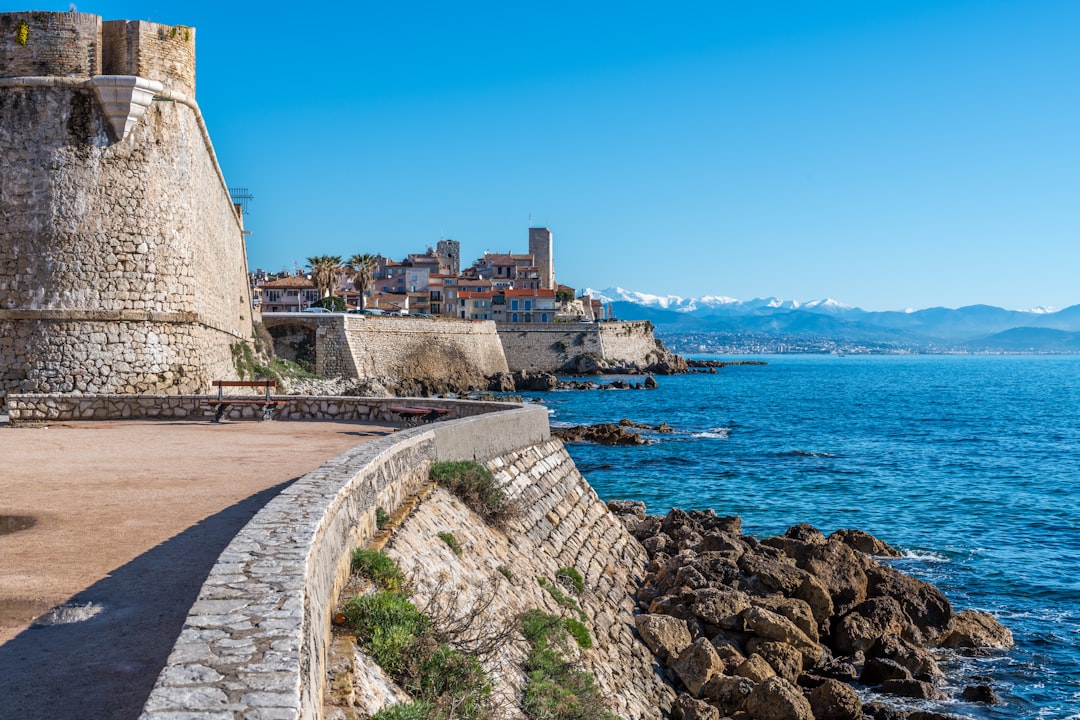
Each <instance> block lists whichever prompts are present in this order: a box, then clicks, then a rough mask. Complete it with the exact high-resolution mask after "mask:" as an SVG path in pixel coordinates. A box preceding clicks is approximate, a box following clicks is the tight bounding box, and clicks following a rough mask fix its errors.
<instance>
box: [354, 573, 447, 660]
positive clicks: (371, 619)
mask: <svg viewBox="0 0 1080 720" xmlns="http://www.w3.org/2000/svg"><path fill="white" fill-rule="evenodd" d="M342 612H343V613H344V614H345V618H346V620H347V621H348V623H349V625H350V626H351V627H352V628H353V632H355V633H356V637H357V640H358V641H359V642H360V644H361V646H362V647H363V648H364V649H365V650H366V651H367V652H368V654H369V655H371V657H372V658H373V659H374V660H375V662H377V663H378V664H379V667H381V668H382V669H383V670H385V671H386V672H388V673H390V674H391V675H398V674H400V673H402V672H404V671H405V669H406V668H407V667H408V663H409V661H410V659H411V657H412V652H411V650H412V648H413V646H414V645H416V644H417V643H418V642H419V641H420V640H421V638H423V637H426V636H427V635H428V634H429V633H430V632H431V621H430V620H429V619H428V617H427V616H426V615H424V614H423V613H421V612H420V611H419V610H417V609H416V606H415V605H413V604H412V602H410V601H409V598H408V597H407V596H406V595H405V594H404V593H400V592H395V591H392V590H381V591H379V592H377V593H372V594H370V595H358V596H357V597H354V598H352V599H351V600H349V602H347V603H346V604H345V607H344V608H343V610H342Z"/></svg>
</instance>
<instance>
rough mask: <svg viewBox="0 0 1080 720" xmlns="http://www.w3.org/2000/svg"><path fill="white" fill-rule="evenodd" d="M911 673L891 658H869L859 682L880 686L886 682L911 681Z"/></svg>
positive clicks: (864, 664)
mask: <svg viewBox="0 0 1080 720" xmlns="http://www.w3.org/2000/svg"><path fill="white" fill-rule="evenodd" d="M910 679H911V671H910V670H908V669H907V668H906V667H904V666H903V665H901V664H900V663H898V662H896V661H895V660H890V659H889V658H868V659H867V660H866V662H865V663H863V669H862V675H860V676H859V681H860V682H861V683H862V684H863V685H880V684H882V683H883V682H885V681H886V680H910Z"/></svg>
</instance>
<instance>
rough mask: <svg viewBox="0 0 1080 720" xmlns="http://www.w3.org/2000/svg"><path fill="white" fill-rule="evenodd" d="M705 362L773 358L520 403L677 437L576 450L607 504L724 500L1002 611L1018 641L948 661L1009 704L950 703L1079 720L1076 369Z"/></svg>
mask: <svg viewBox="0 0 1080 720" xmlns="http://www.w3.org/2000/svg"><path fill="white" fill-rule="evenodd" d="M702 357H709V356H702ZM711 357H712V358H713V359H717V360H728V361H730V360H739V359H744V360H763V361H765V362H767V363H768V364H767V365H762V366H729V367H726V368H723V369H720V370H718V371H717V373H716V374H715V375H712V374H691V375H679V376H671V377H659V378H657V379H658V381H659V383H660V387H659V388H658V389H656V390H641V391H629V390H608V391H556V392H551V393H526V396H527V397H541V398H543V401H544V402H545V403H546V404H547V405H548V407H549V409H550V413H551V420H552V424H553V425H555V426H558V425H579V424H591V423H599V422H614V421H618V420H619V419H621V418H628V419H630V420H633V421H635V422H641V423H648V424H651V425H655V424H659V423H661V422H666V423H668V424H669V425H671V426H672V427H673V428H675V429H676V431H677V432H676V433H675V434H674V435H659V434H655V433H649V432H646V433H645V434H646V436H647V437H649V438H650V439H652V440H654V441H655V443H654V444H651V445H648V446H644V447H602V446H598V445H592V444H585V443H572V444H570V445H568V448H569V451H570V454H571V456H572V457H573V458H574V460H575V462H576V463H577V465H578V467H579V468H580V470H581V472H582V474H583V475H585V477H586V478H587V479H588V480H589V482H590V483H591V484H592V485H593V487H594V488H596V491H597V492H598V493H599V494H600V496H601V497H602V498H603V499H605V500H610V499H617V498H628V499H637V500H643V501H645V503H646V504H647V505H648V508H649V512H650V513H656V514H662V513H666V512H667V511H668V509H670V508H671V507H676V506H677V507H681V508H686V509H690V508H712V509H714V510H715V511H716V512H718V513H720V514H721V515H739V516H741V517H742V519H743V527H744V532H747V533H750V534H754V535H757V536H768V535H772V534H778V533H782V532H783V531H784V530H785V529H786V528H787V527H789V526H791V525H794V524H796V523H799V522H809V523H811V524H813V525H814V526H816V527H817V528H818V529H819V530H821V531H822V532H824V533H826V534H828V533H830V532H832V531H834V530H836V529H838V528H858V529H861V530H865V531H867V532H870V533H872V534H874V535H876V536H878V537H879V538H881V539H883V540H885V541H886V542H888V543H890V544H892V545H893V546H895V547H898V548H899V549H901V550H902V551H903V552H904V555H905V558H904V559H903V560H900V561H897V565H898V567H899V568H900V569H902V570H904V571H905V572H908V573H911V574H913V575H916V576H918V577H921V578H923V579H925V580H928V581H930V582H933V583H934V584H936V585H937V586H938V587H939V588H941V589H942V591H943V592H945V594H946V595H947V596H948V597H949V599H950V600H951V601H952V603H953V605H954V607H955V608H956V609H957V610H963V609H975V610H980V611H986V612H990V613H992V614H993V615H995V616H996V617H997V618H998V619H999V620H1001V621H1002V622H1003V623H1004V624H1005V625H1006V626H1008V627H1009V628H1010V629H1011V630H1012V631H1013V634H1014V637H1015V639H1016V647H1015V649H1013V650H1012V651H1009V652H1007V653H997V654H993V655H991V656H989V657H985V658H960V657H956V658H955V659H954V660H952V661H951V666H952V667H953V669H954V670H955V672H956V673H962V674H964V675H966V676H968V677H969V678H970V677H971V676H981V677H983V678H985V679H987V680H989V682H990V684H991V685H992V686H993V687H994V688H995V690H996V691H997V693H998V694H999V696H1000V697H1001V700H1002V703H1001V704H998V705H995V706H990V707H987V706H980V705H976V704H971V703H966V702H960V701H957V702H954V703H947V704H944V705H943V706H942V705H938V706H937V707H936V709H938V710H939V711H946V712H951V713H953V714H956V715H958V716H961V717H970V718H1071V719H1073V720H1077V719H1080V357H1077V356H957V355H949V356H928V355H912V356H829V355H777V356H754V357H733V356H711ZM610 379H611V378H603V379H602V380H603V381H605V382H607V381H609V380H610ZM629 379H634V378H629ZM636 379H637V380H639V381H640V379H641V378H636ZM983 681H986V680H983ZM968 682H979V681H978V680H974V681H972V680H970V679H969V680H968ZM957 695H959V693H957Z"/></svg>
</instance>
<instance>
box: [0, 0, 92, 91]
mask: <svg viewBox="0 0 1080 720" xmlns="http://www.w3.org/2000/svg"><path fill="white" fill-rule="evenodd" d="M23 24H25V38H26V44H25V45H24V44H22V43H20V42H19V35H18V29H19V26H20V25H23ZM99 73H101V18H100V17H99V16H97V15H90V14H87V13H72V12H13V13H2V14H0V77H28V76H41V75H57V76H62V77H86V76H90V75H97V74H99Z"/></svg>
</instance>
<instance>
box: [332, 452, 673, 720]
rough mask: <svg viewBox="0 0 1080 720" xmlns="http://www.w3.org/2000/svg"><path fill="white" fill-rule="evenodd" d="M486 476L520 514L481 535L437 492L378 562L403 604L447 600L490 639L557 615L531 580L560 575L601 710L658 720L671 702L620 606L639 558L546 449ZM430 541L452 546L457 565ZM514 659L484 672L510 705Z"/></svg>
mask: <svg viewBox="0 0 1080 720" xmlns="http://www.w3.org/2000/svg"><path fill="white" fill-rule="evenodd" d="M487 465H488V467H489V468H490V469H491V470H492V471H493V473H494V475H495V477H496V480H497V481H498V482H499V484H500V485H501V486H502V487H503V488H505V489H506V490H507V492H508V494H509V495H510V496H511V498H512V499H513V500H514V501H516V502H517V504H518V506H519V508H520V510H521V514H520V515H519V516H518V517H517V518H515V519H514V520H513V521H511V522H510V523H509V525H508V527H507V528H506V529H505V532H503V531H500V530H493V529H492V528H490V527H488V526H487V525H485V524H484V522H483V520H482V519H480V518H479V517H477V516H476V515H475V514H474V513H473V512H472V511H470V510H469V509H468V508H466V507H465V506H464V505H463V504H462V503H461V502H460V501H459V500H458V499H457V498H456V497H454V496H453V495H452V494H450V493H449V492H447V491H445V490H442V489H437V490H436V491H435V492H434V493H432V494H431V495H430V496H429V497H428V498H427V499H425V500H424V501H423V502H422V503H421V504H420V506H419V507H418V509H417V510H416V511H415V512H414V513H413V514H412V515H411V516H410V517H409V518H408V520H407V521H406V522H405V523H404V524H403V525H402V526H401V527H400V528H399V529H398V530H397V531H396V532H395V533H394V536H393V538H392V539H391V541H390V543H389V545H388V546H387V548H386V550H385V552H387V554H389V555H390V556H391V557H393V558H394V559H395V560H396V561H397V563H398V564H399V566H400V567H401V568H402V570H404V571H405V573H406V575H407V576H409V577H410V578H411V579H412V581H413V583H414V586H415V589H414V591H413V599H414V601H416V603H417V604H418V605H419V606H421V607H422V606H424V605H425V604H426V603H428V602H429V601H431V600H432V598H433V597H434V598H437V604H438V605H439V606H440V607H445V605H446V604H447V602H448V601H450V599H451V598H452V599H453V601H452V602H453V603H455V605H456V607H457V609H458V611H459V612H460V613H461V614H462V615H464V614H465V613H468V612H470V611H471V610H470V609H472V608H481V607H482V608H483V612H482V615H481V616H480V617H479V618H478V619H476V620H475V621H474V622H476V623H477V624H479V625H484V626H488V627H493V628H497V627H500V626H502V625H503V624H505V623H514V624H516V623H519V622H520V619H519V618H520V616H521V614H522V613H524V612H526V611H528V610H530V609H533V608H539V609H542V610H543V611H545V612H548V613H554V614H567V610H566V609H565V608H561V607H560V606H559V604H558V603H557V602H556V601H555V599H554V598H553V597H552V595H551V594H550V593H549V592H548V591H547V590H545V589H544V588H543V587H541V586H540V584H539V582H538V580H537V578H545V579H546V580H547V581H549V582H555V581H556V580H555V579H556V575H557V573H558V570H559V568H562V567H572V568H574V569H576V570H577V571H578V572H579V573H581V575H582V577H583V579H584V581H585V588H586V589H585V592H584V593H583V594H582V595H581V596H580V597H579V598H577V600H578V602H579V603H580V607H581V609H582V610H583V611H584V612H585V614H586V616H587V617H588V620H587V623H586V626H587V627H588V629H589V632H590V634H591V636H592V639H593V647H592V649H590V650H587V651H585V652H583V653H582V655H581V658H580V660H581V663H582V665H583V667H584V668H585V669H587V670H588V671H589V672H591V673H593V675H594V676H595V677H596V681H597V684H598V685H599V687H600V688H601V689H602V690H603V692H602V696H603V697H604V698H606V699H607V700H608V702H609V704H610V709H611V710H612V711H614V712H616V713H617V714H618V715H619V717H621V718H626V719H627V720H630V719H633V720H642V719H644V718H657V719H658V718H660V717H661V716H662V713H664V712H667V711H670V709H671V703H672V701H673V700H674V692H673V691H672V689H671V687H670V686H668V685H667V684H665V683H664V682H663V680H662V679H661V677H660V675H659V674H658V673H656V672H655V671H654V669H653V663H654V662H655V660H654V658H653V656H652V654H651V653H650V652H649V650H648V649H647V648H646V647H645V646H644V645H643V644H642V643H641V642H640V641H638V640H637V639H636V638H635V636H634V633H633V630H632V628H633V627H634V619H633V615H634V610H635V608H634V603H633V602H632V600H631V594H632V593H633V592H634V590H636V588H637V586H638V585H639V584H640V582H641V579H642V577H643V575H644V574H645V564H646V563H647V562H648V558H647V556H646V553H645V551H644V549H643V548H642V547H641V545H640V544H639V543H638V542H637V541H636V540H634V539H633V538H632V537H631V536H630V535H629V533H627V531H626V529H625V528H624V527H623V525H622V523H621V522H619V521H618V520H617V519H615V518H614V517H613V516H612V514H611V513H610V512H609V511H608V509H607V507H606V506H605V505H604V503H603V502H601V501H600V499H599V498H598V497H597V495H596V492H595V491H594V490H593V489H592V488H591V487H590V486H589V484H588V483H587V482H586V481H585V479H584V478H583V477H582V476H581V474H580V473H579V472H578V470H577V467H576V466H575V465H574V462H573V460H571V458H570V456H569V455H568V454H567V453H566V450H565V448H564V447H563V445H562V443H561V442H559V441H558V440H552V441H549V442H546V443H543V444H540V445H535V446H532V447H528V448H524V449H522V450H515V451H513V452H510V453H504V454H502V455H500V456H498V457H496V458H494V459H492V460H490V461H488V463H487ZM439 532H450V533H452V534H453V535H454V537H455V539H457V541H458V542H459V543H460V544H461V546H462V548H463V552H462V554H461V556H457V555H455V554H454V553H453V552H452V551H451V550H450V548H449V547H448V546H447V545H446V543H445V542H444V541H443V540H441V539H440V538H439V537H438V533H439ZM500 567H501V568H504V569H505V570H507V571H509V574H510V575H511V577H509V578H507V577H506V576H505V575H504V574H503V572H502V571H500V570H499V568H500ZM493 586H494V592H495V596H494V600H493V602H491V603H490V604H487V603H485V602H484V601H483V600H482V598H483V597H484V595H485V593H491V592H492V590H493ZM563 591H564V592H566V593H567V594H569V595H572V591H569V590H567V589H566V588H563ZM524 656H525V648H524V647H522V646H515V645H514V644H512V643H507V644H506V645H505V646H504V647H503V649H502V652H501V653H500V656H499V657H498V658H497V659H494V660H492V661H489V662H488V665H489V666H490V667H489V668H488V670H489V671H490V672H492V673H493V674H494V675H495V676H496V677H497V679H498V683H497V684H498V686H499V689H500V691H502V692H504V693H506V694H507V695H516V694H518V693H519V692H520V689H521V687H522V686H523V684H524V680H525V678H524V673H523V671H522V670H521V665H522V661H523V659H524ZM356 672H360V673H362V672H363V671H362V670H357V671H356ZM361 680H363V678H361ZM359 684H361V686H363V685H364V684H365V683H363V682H361V683H359ZM377 709H378V708H372V707H367V708H363V710H367V711H374V710H377ZM328 716H329V713H328Z"/></svg>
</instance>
